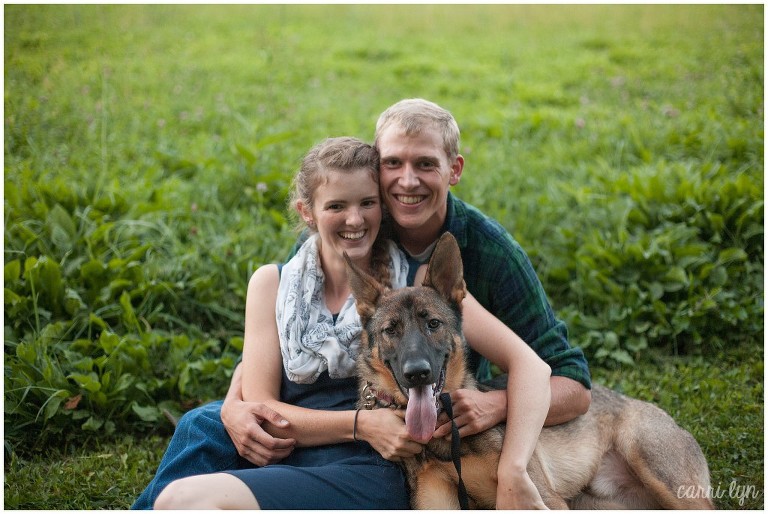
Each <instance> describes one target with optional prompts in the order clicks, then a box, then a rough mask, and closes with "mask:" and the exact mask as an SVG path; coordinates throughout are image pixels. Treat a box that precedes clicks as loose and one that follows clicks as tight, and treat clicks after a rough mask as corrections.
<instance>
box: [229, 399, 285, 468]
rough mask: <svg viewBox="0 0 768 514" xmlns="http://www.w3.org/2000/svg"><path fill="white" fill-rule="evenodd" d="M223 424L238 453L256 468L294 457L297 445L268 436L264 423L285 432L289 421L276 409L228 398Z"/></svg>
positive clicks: (257, 403) (258, 403)
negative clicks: (289, 456) (292, 454)
mask: <svg viewBox="0 0 768 514" xmlns="http://www.w3.org/2000/svg"><path fill="white" fill-rule="evenodd" d="M221 421H222V422H223V423H224V428H226V429H227V433H229V437H230V438H231V439H232V442H233V443H234V445H235V447H236V448H237V452H238V453H239V454H240V455H241V456H242V457H243V458H244V459H246V460H248V461H249V462H251V463H252V464H255V465H257V466H266V465H267V464H274V463H276V462H279V461H281V460H283V459H284V458H286V457H287V456H288V455H290V454H291V452H292V451H293V449H294V447H295V446H296V441H295V440H294V439H280V438H277V437H273V436H271V435H269V434H268V433H267V432H266V431H265V430H264V428H263V427H262V424H263V423H264V422H268V423H272V424H273V425H275V426H277V427H280V428H286V427H288V424H289V423H288V421H287V420H286V419H284V418H283V417H282V416H281V415H280V414H278V413H277V412H276V411H274V410H273V409H271V408H269V407H267V406H266V405H264V404H263V403H260V402H245V401H243V400H242V398H236V397H234V396H233V395H227V398H226V399H225V400H224V404H223V405H222V406H221Z"/></svg>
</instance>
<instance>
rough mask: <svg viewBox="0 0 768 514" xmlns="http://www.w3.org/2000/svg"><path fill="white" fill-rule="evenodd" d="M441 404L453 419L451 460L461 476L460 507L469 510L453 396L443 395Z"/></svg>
mask: <svg viewBox="0 0 768 514" xmlns="http://www.w3.org/2000/svg"><path fill="white" fill-rule="evenodd" d="M440 403H442V404H443V410H445V413H446V414H448V417H449V418H451V459H453V465H454V466H455V467H456V473H458V475H459V495H458V496H459V505H461V510H469V495H467V488H466V487H464V480H462V479H461V449H460V445H461V436H459V427H458V426H456V422H455V421H454V420H453V407H452V405H451V395H450V394H448V393H442V394H441V395H440Z"/></svg>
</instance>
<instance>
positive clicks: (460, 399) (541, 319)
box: [374, 99, 591, 436]
mask: <svg viewBox="0 0 768 514" xmlns="http://www.w3.org/2000/svg"><path fill="white" fill-rule="evenodd" d="M374 146H376V147H377V149H378V150H379V153H380V154H381V169H380V179H379V183H380V186H381V195H382V198H383V200H384V203H385V204H386V205H387V207H388V209H389V213H390V215H391V216H392V219H393V220H394V222H395V223H394V230H395V235H396V239H397V240H398V242H399V244H400V246H401V248H402V249H403V250H405V252H406V253H407V254H408V255H410V256H411V257H412V258H414V259H415V260H416V261H418V262H425V261H426V260H427V259H428V258H429V255H430V254H431V251H432V248H433V247H434V243H435V242H436V241H437V238H438V237H439V236H440V234H442V233H443V232H446V231H448V232H451V233H452V234H453V235H454V236H456V238H457V240H458V242H459V246H460V248H461V256H462V259H463V261H464V279H465V281H466V283H467V289H469V292H470V293H472V295H473V296H475V298H477V300H478V301H479V302H480V303H481V304H482V305H483V306H484V307H485V308H486V309H488V310H489V311H490V312H491V313H493V314H494V315H495V316H496V317H497V318H499V319H500V320H501V321H503V322H504V323H505V324H506V325H507V326H509V327H510V328H511V329H512V330H514V331H515V332H516V333H517V335H519V336H520V337H521V338H522V339H523V340H524V341H526V342H527V343H528V344H529V345H530V346H531V347H532V348H533V349H534V350H535V351H536V353H538V354H539V356H540V357H541V358H542V359H543V360H544V361H545V362H546V363H547V364H549V366H550V367H551V368H552V379H551V384H550V385H551V389H552V400H551V405H550V410H549V415H548V416H547V422H546V424H547V425H554V424H559V423H563V422H565V421H568V420H570V419H573V418H574V417H576V416H578V415H580V414H583V413H584V412H586V411H587V409H588V408H589V404H590V401H591V393H590V387H591V382H590V377H589V369H588V367H587V363H586V360H585V358H584V354H583V353H582V352H581V350H580V349H578V348H572V347H570V345H569V344H568V340H567V329H566V327H565V324H564V323H563V322H562V321H559V320H557V319H556V318H555V316H554V314H553V312H552V308H551V307H550V305H549V302H548V301H547V298H546V295H545V293H544V290H543V288H542V286H541V283H540V281H539V279H538V277H537V276H536V273H535V272H534V270H533V267H532V265H531V262H530V260H529V259H528V257H527V255H526V254H525V252H524V251H523V250H522V248H521V247H520V246H519V245H518V243H517V242H516V241H515V240H514V239H513V238H512V236H510V234H509V233H507V231H506V230H504V228H502V227H501V225H499V223H497V222H496V221H494V220H492V219H491V218H489V217H487V216H485V215H484V214H482V213H481V212H480V211H478V210H477V209H475V208H474V207H472V206H470V205H468V204H466V203H464V202H462V201H461V200H459V199H457V198H456V197H454V196H453V195H452V194H451V193H450V192H449V189H450V187H451V186H454V185H456V184H458V183H459V180H460V179H461V174H462V172H463V170H464V158H463V157H462V155H461V154H460V153H459V128H458V125H457V124H456V121H455V120H454V118H453V116H452V115H451V113H450V112H448V111H446V110H445V109H443V108H441V107H440V106H438V105H436V104H434V103H432V102H429V101H426V100H422V99H409V100H402V101H400V102H398V103H396V104H395V105H393V106H391V107H390V108H389V109H387V110H386V111H385V112H384V113H382V115H381V116H380V117H379V120H378V122H377V124H376V136H375V141H374ZM473 364H474V365H475V367H476V368H479V369H478V378H479V379H480V380H483V379H487V378H490V376H488V372H487V370H488V363H487V362H481V361H480V358H479V356H477V355H475V358H474V362H473ZM483 375H485V376H483ZM505 396H506V393H505V392H504V391H495V392H492V393H481V392H477V391H460V392H457V393H455V394H453V395H452V400H453V402H454V404H455V406H454V414H455V415H456V416H457V418H458V420H457V422H458V423H459V424H460V426H461V427H462V429H460V434H461V435H469V434H473V433H477V432H480V431H482V430H486V429H488V428H490V427H492V426H494V425H496V424H497V423H500V422H502V421H503V420H504V419H505V418H506V410H505V409H506V407H505V406H506V398H505ZM465 427H466V428H465ZM448 431H449V427H448V426H447V425H445V426H443V427H441V428H440V430H439V431H438V433H437V434H436V435H438V436H442V435H446V434H447V433H448Z"/></svg>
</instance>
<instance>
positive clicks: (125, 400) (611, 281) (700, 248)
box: [4, 5, 764, 508]
mask: <svg viewBox="0 0 768 514" xmlns="http://www.w3.org/2000/svg"><path fill="white" fill-rule="evenodd" d="M4 20H5V27H4V28H5V69H4V79H5V97H4V107H5V117H4V136H5V146H4V160H5V175H4V187H5V196H4V199H5V202H4V216H5V224H4V229H5V245H4V283H5V294H4V298H5V300H4V320H5V339H4V341H5V345H4V346H5V354H4V364H5V366H4V369H5V374H4V389H5V395H4V400H5V446H6V463H7V464H8V463H10V468H8V467H6V471H8V470H9V469H10V471H11V473H10V475H8V476H7V477H6V506H7V507H9V508H115V507H124V506H127V504H126V503H124V502H125V499H126V497H128V496H130V495H131V494H134V493H136V491H137V490H138V489H140V488H141V487H142V486H143V484H142V483H141V482H142V481H146V480H148V477H149V476H150V474H151V472H152V471H153V466H156V462H157V458H159V455H158V453H159V450H158V451H157V452H155V454H154V457H152V456H146V455H145V457H146V460H145V461H142V462H143V464H137V465H136V466H137V467H136V468H135V469H134V468H131V469H134V471H136V473H134V472H133V471H132V472H131V473H130V476H131V477H133V478H129V479H127V480H133V483H132V485H130V486H128V485H124V484H121V485H119V486H117V487H118V489H119V490H120V491H121V492H119V493H117V492H116V490H115V489H114V482H115V480H118V479H116V478H114V476H113V475H109V474H99V473H100V472H98V473H96V474H92V475H91V474H89V475H88V477H89V478H88V480H94V481H95V483H96V486H97V487H98V485H99V484H101V485H102V486H104V487H103V489H104V490H105V491H107V490H109V491H112V492H115V494H116V495H117V497H119V498H116V497H115V495H113V496H112V497H110V499H108V500H103V501H102V500H97V499H96V498H97V496H92V497H91V498H93V503H91V504H89V503H88V500H87V498H85V497H82V495H80V496H76V498H80V499H76V500H75V499H73V500H72V501H69V500H67V499H64V498H62V497H61V496H57V495H56V494H51V495H49V498H51V499H50V500H45V499H43V498H42V497H41V498H40V499H39V501H36V500H35V499H34V497H30V495H29V492H27V491H28V490H25V489H24V487H23V485H22V484H21V483H20V482H21V481H23V479H21V478H19V475H17V474H15V470H17V469H22V468H25V467H27V466H30V465H32V466H33V467H36V466H38V465H39V464H31V463H34V462H37V460H36V459H42V461H45V460H46V457H47V456H49V455H51V454H49V452H48V450H47V448H52V447H57V448H60V449H64V450H61V451H59V452H57V453H54V454H53V455H56V457H54V459H62V460H66V459H69V458H70V457H69V456H70V455H71V452H72V451H74V450H75V449H76V448H77V444H76V441H80V440H82V438H83V437H88V438H89V440H90V441H93V445H94V447H95V448H97V450H95V451H96V453H97V456H98V455H99V454H101V453H104V454H110V455H113V456H115V455H129V457H126V458H127V459H129V460H130V459H132V458H133V457H132V456H133V455H134V452H136V451H137V450H138V448H137V447H138V446H140V445H139V444H138V443H135V440H134V439H133V438H134V437H135V438H141V437H144V435H145V434H148V433H152V432H155V433H160V434H166V435H167V431H168V425H167V424H166V422H165V421H164V418H163V417H162V410H163V409H166V410H168V411H170V412H172V413H174V414H180V413H181V412H183V411H185V410H186V409H188V408H190V407H192V406H194V405H197V404H199V403H200V402H203V401H207V400H210V399H214V398H220V397H221V396H222V395H223V394H224V392H225V390H226V386H227V384H228V382H229V377H230V376H231V372H232V369H233V366H234V363H235V360H236V359H237V356H238V355H239V352H240V350H241V347H242V323H243V313H242V311H243V307H244V298H245V288H246V284H247V281H248V277H249V276H250V274H251V273H252V272H253V271H254V270H255V269H256V268H257V267H258V266H260V265H262V264H264V263H267V262H274V261H280V260H281V259H283V258H284V257H285V256H286V255H287V254H288V251H289V249H290V247H291V245H292V244H293V241H294V240H295V233H294V232H293V231H292V229H291V226H292V224H291V221H290V219H289V218H288V217H287V209H286V205H285V201H286V194H287V191H288V188H289V184H290V178H291V176H292V174H293V172H294V170H295V169H296V167H297V165H298V163H299V160H300V158H301V156H302V154H303V153H304V152H305V151H306V150H307V149H308V148H309V147H310V146H311V145H313V144H314V143H316V142H318V141H319V140H321V139H322V138H325V137H328V136H336V135H354V136H358V137H362V138H364V139H369V140H370V139H371V138H372V136H373V127H374V123H375V120H376V117H377V116H378V114H379V113H380V112H381V111H382V110H383V109H384V108H386V107H387V106H388V105H390V104H391V103H393V102H395V101H397V100H399V99H401V98H405V97H424V98H429V99H431V100H434V101H436V102H437V103H439V104H441V105H443V106H445V107H447V108H448V109H450V110H451V111H452V112H453V113H454V115H455V116H456V118H457V120H458V122H459V124H460V127H461V130H462V153H463V154H464V156H465V158H466V166H465V172H464V174H463V176H462V181H461V183H460V184H459V185H458V186H456V187H455V188H454V192H455V193H456V194H457V195H458V196H459V197H461V198H463V199H465V200H467V201H469V202H470V203H472V204H474V205H476V206H478V207H479V208H481V209H482V210H483V211H485V212H487V213H488V214H490V215H492V216H493V217H495V218H496V219H498V220H499V221H500V222H501V223H502V224H504V226H505V227H506V228H508V229H509V230H510V232H511V233H512V234H514V236H515V237H516V238H517V239H518V240H519V241H520V243H521V244H522V246H523V247H524V248H525V249H526V250H527V251H528V252H529V254H530V256H531V258H532V260H533V262H534V265H535V267H536V270H537V273H538V274H539V276H540V278H541V279H542V281H543V283H544V286H545V289H546V290H547V292H548V294H549V295H550V299H551V301H552V303H553V305H554V307H555V308H556V310H557V312H558V314H559V315H560V316H561V317H562V318H563V319H565V320H566V321H567V323H568V326H569V328H570V338H571V341H572V342H573V344H576V345H579V346H581V347H582V348H583V349H584V350H585V352H586V354H587V356H588V358H589V361H590V364H591V365H592V367H593V369H594V370H595V375H596V377H598V378H603V379H605V380H606V381H607V382H609V383H610V384H609V385H617V386H619V387H621V388H625V389H627V390H629V391H631V392H633V393H638V394H640V395H641V396H646V397H648V398H649V399H652V400H659V401H661V403H662V405H663V406H664V407H665V408H668V409H670V408H672V413H673V415H674V416H675V417H676V418H678V419H681V420H682V421H681V422H683V423H684V426H686V428H688V429H690V430H692V431H694V434H695V435H696V437H697V438H698V439H699V441H700V442H701V443H702V446H703V447H704V449H705V453H707V455H708V457H709V458H710V463H711V466H712V468H713V477H716V478H717V480H718V482H720V483H722V484H726V485H727V483H728V482H729V481H731V480H742V481H745V480H746V481H749V482H750V483H756V484H761V483H762V467H763V452H762V426H763V425H762V388H763V382H762V379H761V378H760V376H761V375H762V359H763V354H762V344H763V337H764V325H763V319H764V314H763V312H764V306H763V294H764V293H763V261H764V246H763V241H764V224H763V217H764V213H763V210H764V203H763V188H764V178H763V167H764V164H763V140H764V133H763V116H764V104H763V95H764V87H763V77H764V71H763V40H764V27H763V7H762V6H760V5H738V6H736V5H734V6H724V5H684V6H667V5H622V6H607V5H599V6H567V7H566V6H520V5H495V6H459V5H451V6H441V5H424V6H402V5H387V6H362V5H344V6H322V5H306V6H293V5H256V6H245V5H240V6H203V5H194V6H175V5H152V6H130V5H112V6H99V5H42V6H33V5H7V6H5V17H4ZM732 355H738V356H739V358H738V359H736V360H734V358H732V357H729V356H732ZM678 359H684V360H685V362H693V363H694V364H691V366H692V368H691V369H692V370H693V371H691V372H689V373H688V374H687V375H684V376H681V372H680V368H677V367H675V365H672V364H669V363H673V362H679V360H678ZM742 361H743V362H742ZM660 363H661V364H660ZM670 366H672V367H670ZM655 368H658V369H655ZM755 370H759V373H756V371H755ZM612 374H616V375H612ZM612 377H613V379H612ZM616 377H620V378H622V379H625V380H624V382H622V383H617V382H616V380H614V379H615V378H616ZM729 385H730V387H729ZM675 387H679V388H681V389H680V391H681V393H680V394H681V395H684V396H686V397H689V396H690V398H687V399H686V401H685V402H683V403H682V404H681V405H680V407H679V409H675V408H674V406H675V401H672V402H671V403H670V402H668V403H666V404H665V402H664V401H663V400H664V399H665V397H666V396H665V395H666V394H667V393H668V392H669V391H670V390H674V388H675ZM643 388H650V390H646V389H643ZM758 428H759V430H757V429H758ZM123 437H125V438H127V439H123ZM108 441H112V442H108ZM115 441H117V442H115ZM111 444H114V445H115V451H109V450H103V449H101V448H103V446H102V445H107V447H109V445H111ZM162 446H163V445H162V444H158V448H161V447H162ZM43 449H46V450H43ZM78 458H80V457H78ZM82 458H83V459H84V461H83V462H86V463H87V464H86V465H87V466H88V467H98V465H97V464H96V463H98V462H102V461H101V460H99V459H98V457H97V458H96V459H95V460H93V459H94V457H93V456H87V457H86V456H83V457H82ZM121 458H122V457H121ZM153 458H154V459H155V460H154V461H153ZM76 461H77V459H76ZM108 461H109V462H110V465H112V466H117V467H118V468H119V469H123V470H125V469H126V467H125V466H129V465H128V464H126V463H127V462H128V461H127V460H123V461H121V462H122V464H121V463H115V462H114V461H110V460H109V459H105V460H104V462H105V463H106V462H108ZM14 466H16V467H14ZM120 466H123V467H120ZM36 469H37V471H35V472H36V473H38V475H37V476H39V477H40V479H39V480H38V482H35V480H30V481H29V487H30V489H29V490H31V491H34V490H37V489H35V488H36V487H37V486H35V485H34V484H35V483H38V484H39V483H40V482H41V481H42V480H43V477H44V478H45V479H48V478H50V476H51V473H50V472H49V471H48V470H47V469H42V470H41V469H40V468H37V467H36ZM76 469H77V468H76ZM755 469H759V473H758V472H755V471H754V470H755ZM78 475H81V474H79V473H78ZM100 477H101V478H100ZM110 482H112V483H110ZM107 484H108V485H107ZM137 484H138V485H137ZM62 487H64V486H62ZM110 488H111V489H110ZM62 490H69V489H68V488H67V487H64V488H63V489H62ZM128 491H129V492H128ZM107 492H108V491H107ZM107 492H105V494H106V495H107V496H109V495H108V494H107ZM65 496H68V495H65ZM73 498H75V497H73ZM98 498H101V496H98ZM729 501H730V500H729ZM57 502H62V503H61V505H57ZM121 502H123V503H121ZM725 505H727V506H732V507H739V506H740V505H739V504H738V502H732V503H726V504H725ZM750 505H751V506H752V507H753V508H755V507H756V506H758V505H759V506H761V505H762V499H759V500H756V501H755V502H753V503H752V504H750ZM757 508H759V507H757Z"/></svg>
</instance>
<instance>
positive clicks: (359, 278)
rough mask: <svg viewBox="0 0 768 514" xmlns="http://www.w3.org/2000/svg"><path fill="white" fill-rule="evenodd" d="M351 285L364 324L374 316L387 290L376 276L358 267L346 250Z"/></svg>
mask: <svg viewBox="0 0 768 514" xmlns="http://www.w3.org/2000/svg"><path fill="white" fill-rule="evenodd" d="M344 263H345V265H346V268H347V278H348V280H349V287H350V289H352V296H354V297H355V307H356V308H357V313H358V314H359V315H360V319H361V320H362V322H363V324H365V322H366V320H368V319H370V318H371V317H372V316H373V312H374V311H375V310H376V304H377V303H378V301H379V298H380V297H381V295H382V294H383V293H384V291H385V290H386V289H385V288H384V286H383V285H381V284H380V283H379V282H378V281H377V280H376V279H375V278H373V277H372V276H370V275H369V274H368V273H366V272H365V271H363V270H361V269H360V268H358V267H357V266H356V265H355V264H354V263H353V262H352V259H350V258H349V255H347V252H344Z"/></svg>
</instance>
